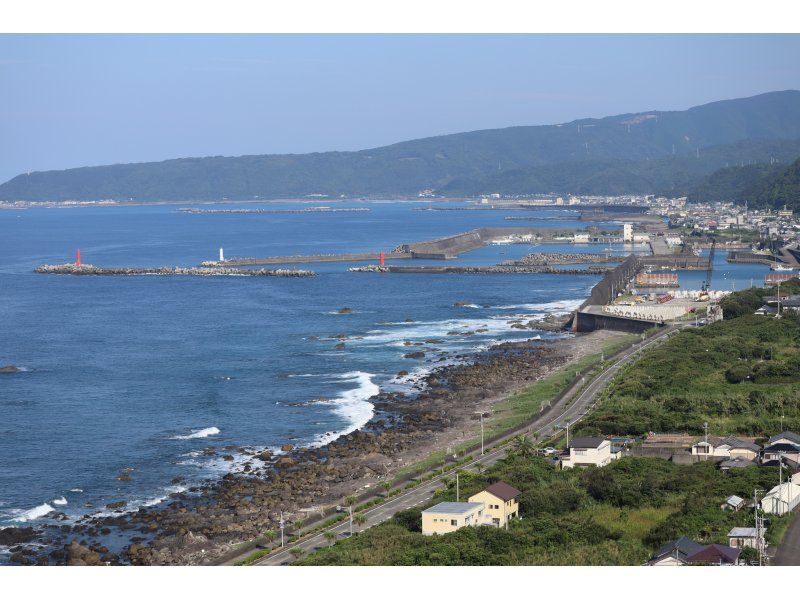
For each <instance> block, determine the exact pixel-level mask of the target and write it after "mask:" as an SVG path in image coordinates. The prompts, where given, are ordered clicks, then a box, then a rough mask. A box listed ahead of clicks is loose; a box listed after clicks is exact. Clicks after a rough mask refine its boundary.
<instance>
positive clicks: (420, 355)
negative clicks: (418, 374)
mask: <svg viewBox="0 0 800 598" xmlns="http://www.w3.org/2000/svg"><path fill="white" fill-rule="evenodd" d="M403 357H405V358H406V359H425V351H414V352H412V353H406V354H405V355H403Z"/></svg>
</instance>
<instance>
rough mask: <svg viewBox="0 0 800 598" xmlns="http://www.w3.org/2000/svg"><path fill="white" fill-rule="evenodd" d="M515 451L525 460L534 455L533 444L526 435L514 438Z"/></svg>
mask: <svg viewBox="0 0 800 598" xmlns="http://www.w3.org/2000/svg"><path fill="white" fill-rule="evenodd" d="M513 451H514V453H515V454H517V455H519V456H520V457H523V458H528V457H530V456H531V455H533V453H534V448H533V443H532V442H531V439H530V438H528V437H527V436H526V435H525V434H520V435H519V436H517V437H516V438H514V448H513Z"/></svg>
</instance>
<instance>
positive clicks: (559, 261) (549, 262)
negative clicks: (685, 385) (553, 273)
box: [500, 253, 620, 266]
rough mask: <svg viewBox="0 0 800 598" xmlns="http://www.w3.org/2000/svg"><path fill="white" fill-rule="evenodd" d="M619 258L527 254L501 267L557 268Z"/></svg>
mask: <svg viewBox="0 0 800 598" xmlns="http://www.w3.org/2000/svg"><path fill="white" fill-rule="evenodd" d="M619 261H620V259H619V257H614V256H610V255H608V254H606V253H529V254H528V255H526V256H525V257H522V258H520V259H518V260H508V261H505V262H503V263H501V264H500V265H501V266H558V265H562V266H563V265H568V264H605V263H609V262H619Z"/></svg>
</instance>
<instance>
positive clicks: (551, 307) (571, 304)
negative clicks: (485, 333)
mask: <svg viewBox="0 0 800 598" xmlns="http://www.w3.org/2000/svg"><path fill="white" fill-rule="evenodd" d="M583 301H584V300H583V299H562V300H560V301H549V302H547V303H516V304H514V305H495V306H493V307H492V309H525V310H530V311H544V312H548V313H551V314H566V313H569V312H571V311H575V310H576V309H578V307H580V305H581V303H583Z"/></svg>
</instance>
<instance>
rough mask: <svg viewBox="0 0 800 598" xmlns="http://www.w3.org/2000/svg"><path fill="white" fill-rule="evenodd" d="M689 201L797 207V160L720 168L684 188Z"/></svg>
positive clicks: (799, 181) (799, 167) (799, 185)
mask: <svg viewBox="0 0 800 598" xmlns="http://www.w3.org/2000/svg"><path fill="white" fill-rule="evenodd" d="M687 197H688V199H689V201H733V202H736V203H740V204H741V203H744V202H745V201H747V203H748V205H749V206H750V207H752V208H759V209H765V208H769V209H780V208H782V207H783V206H784V205H786V206H788V207H789V208H791V209H795V210H797V209H800V160H795V161H794V162H792V163H791V164H790V165H788V166H787V164H786V163H783V162H779V163H777V164H773V163H769V164H768V163H762V164H759V163H757V164H748V165H744V166H732V167H728V168H721V169H720V170H717V171H716V172H714V173H712V174H711V175H709V176H708V177H706V178H705V179H703V180H702V181H700V182H699V183H697V184H695V186H694V187H693V188H692V189H691V190H688V191H687Z"/></svg>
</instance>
